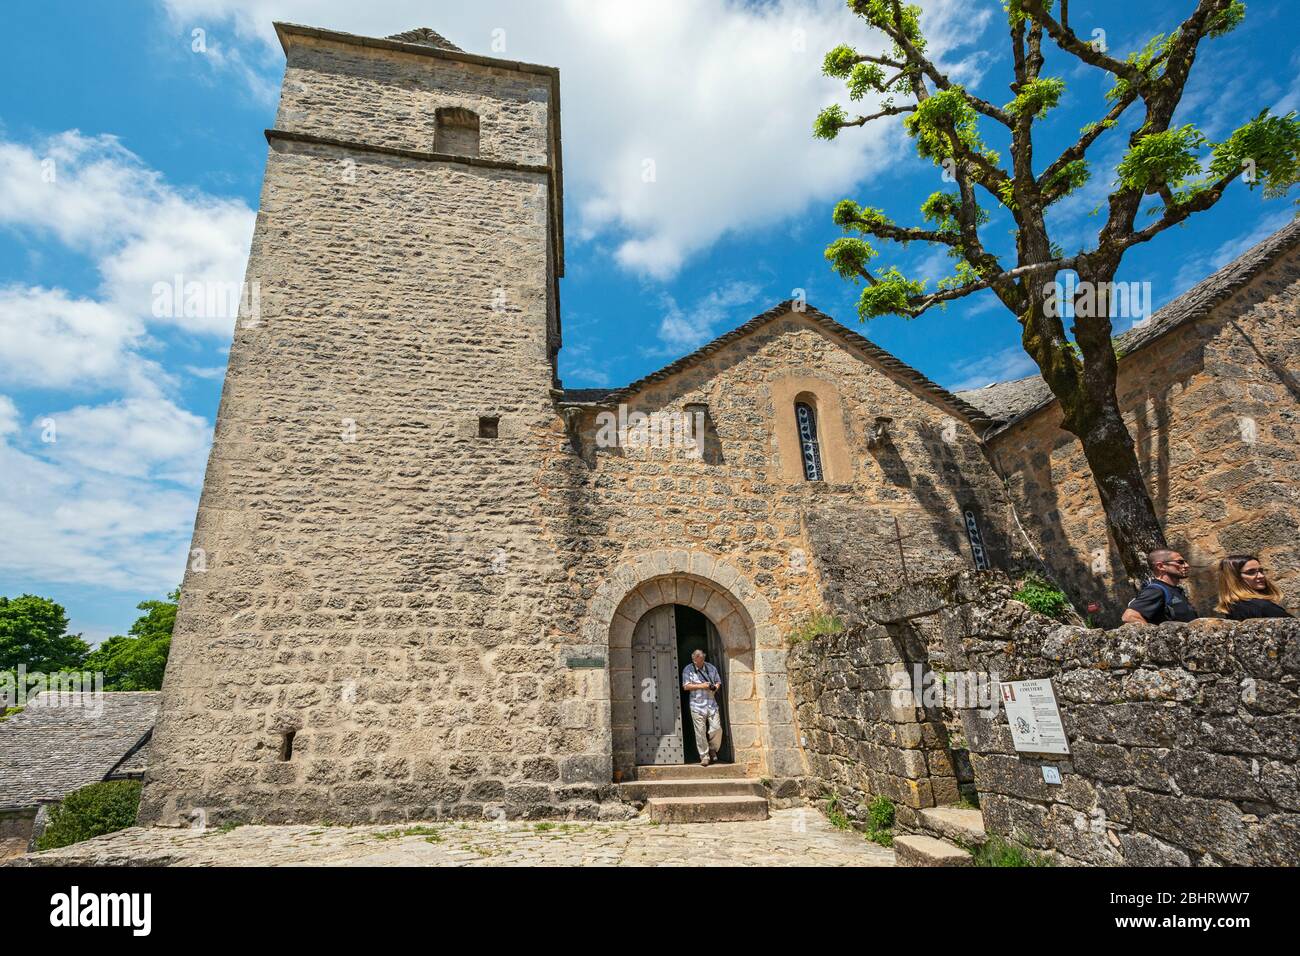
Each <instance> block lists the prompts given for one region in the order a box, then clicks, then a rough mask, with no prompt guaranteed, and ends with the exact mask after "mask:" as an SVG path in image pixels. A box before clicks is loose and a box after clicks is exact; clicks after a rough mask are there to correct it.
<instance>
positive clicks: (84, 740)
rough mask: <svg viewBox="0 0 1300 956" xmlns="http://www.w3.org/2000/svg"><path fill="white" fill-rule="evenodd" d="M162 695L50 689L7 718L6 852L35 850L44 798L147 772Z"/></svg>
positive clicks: (2, 742) (2, 842) (2, 838)
mask: <svg viewBox="0 0 1300 956" xmlns="http://www.w3.org/2000/svg"><path fill="white" fill-rule="evenodd" d="M161 697H162V695H161V694H160V693H158V692H157V691H129V692H127V691H124V692H105V693H82V692H75V693H74V692H60V691H43V692H41V693H40V694H37V695H36V696H35V697H34V698H32V700H31V701H30V702H29V703H28V704H27V705H26V707H25V708H24V709H23V710H22V711H21V712H20V713H17V714H15V715H13V716H12V717H9V718H8V719H6V720H3V721H0V859H6V858H8V857H11V856H17V855H19V854H21V853H26V852H27V846H28V843H29V842H30V841H31V838H32V828H33V826H34V824H35V822H36V818H37V814H38V812H39V810H40V808H41V806H42V804H47V803H54V802H57V801H59V800H62V799H63V798H64V797H66V796H67V795H68V794H69V793H71V792H72V791H73V790H77V789H80V788H81V787H84V786H86V785H87V784H91V783H97V782H99V781H101V780H126V779H140V778H142V777H143V776H144V769H145V765H146V763H147V760H148V755H149V740H150V737H151V736H152V733H153V725H154V721H155V720H156V719H157V716H158V705H159V703H160V699H161Z"/></svg>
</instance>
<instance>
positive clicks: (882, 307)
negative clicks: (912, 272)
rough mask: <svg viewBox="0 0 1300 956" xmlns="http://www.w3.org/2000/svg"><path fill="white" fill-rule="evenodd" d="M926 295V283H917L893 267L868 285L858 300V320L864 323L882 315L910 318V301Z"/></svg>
mask: <svg viewBox="0 0 1300 956" xmlns="http://www.w3.org/2000/svg"><path fill="white" fill-rule="evenodd" d="M924 294H925V283H924V282H915V281H913V280H911V279H908V278H907V277H906V276H904V275H903V274H902V273H901V272H899V271H898V269H896V268H894V267H893V266H891V267H890V268H889V269H888V271H886V272H884V273H883V274H882V275H880V277H879V278H878V280H877V283H876V285H868V286H867V287H866V288H865V289H863V290H862V295H861V297H860V298H859V299H858V318H859V319H861V320H862V321H863V322H865V321H867V320H868V319H874V318H876V317H877V316H881V315H901V316H907V317H910V313H911V306H910V305H909V304H908V300H909V299H912V298H916V297H918V296H921V295H924Z"/></svg>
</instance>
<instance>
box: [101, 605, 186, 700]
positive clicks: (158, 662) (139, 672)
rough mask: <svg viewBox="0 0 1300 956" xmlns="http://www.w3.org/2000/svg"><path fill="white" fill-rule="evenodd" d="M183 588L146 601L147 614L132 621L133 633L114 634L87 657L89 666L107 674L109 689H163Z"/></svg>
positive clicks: (106, 686) (107, 687) (143, 609)
mask: <svg viewBox="0 0 1300 956" xmlns="http://www.w3.org/2000/svg"><path fill="white" fill-rule="evenodd" d="M179 597H180V592H179V590H177V591H173V592H172V593H171V594H170V595H168V600H166V601H142V602H141V603H140V604H138V605H136V607H138V608H139V609H140V610H141V611H144V612H145V613H144V615H143V616H141V617H139V618H137V619H136V622H135V623H134V624H132V625H131V630H130V636H129V637H121V636H118V637H110V638H109V639H108V640H107V641H105V642H104V643H103V644H101V645H99V647H97V648H95V650H94V651H93V652H91V654H90V656H89V657H87V658H86V663H85V667H86V669H87V670H91V671H98V672H101V673H103V675H104V688H105V689H106V690H160V689H161V688H162V679H163V672H164V671H165V670H166V668H167V655H168V652H169V651H170V650H171V643H172V629H173V628H174V627H175V626H176V602H177V600H178V599H179Z"/></svg>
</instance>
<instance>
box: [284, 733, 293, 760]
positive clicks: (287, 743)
mask: <svg viewBox="0 0 1300 956" xmlns="http://www.w3.org/2000/svg"><path fill="white" fill-rule="evenodd" d="M295 732H296V731H292V730H286V731H285V732H284V733H282V734H281V735H280V759H281V760H291V759H293V735H294V733H295Z"/></svg>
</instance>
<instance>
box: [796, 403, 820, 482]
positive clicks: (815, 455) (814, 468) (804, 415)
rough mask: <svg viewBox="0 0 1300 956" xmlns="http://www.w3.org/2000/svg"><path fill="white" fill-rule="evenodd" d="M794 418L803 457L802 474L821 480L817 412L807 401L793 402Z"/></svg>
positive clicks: (807, 477) (811, 478)
mask: <svg viewBox="0 0 1300 956" xmlns="http://www.w3.org/2000/svg"><path fill="white" fill-rule="evenodd" d="M794 420H795V423H796V424H797V425H798V426H799V453H800V456H801V457H802V458H803V476H804V478H805V479H806V480H808V481H822V480H824V476H823V474H822V452H821V446H820V445H819V444H818V441H817V413H816V412H815V411H813V407H812V406H811V405H809V404H808V403H807V402H795V405H794Z"/></svg>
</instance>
